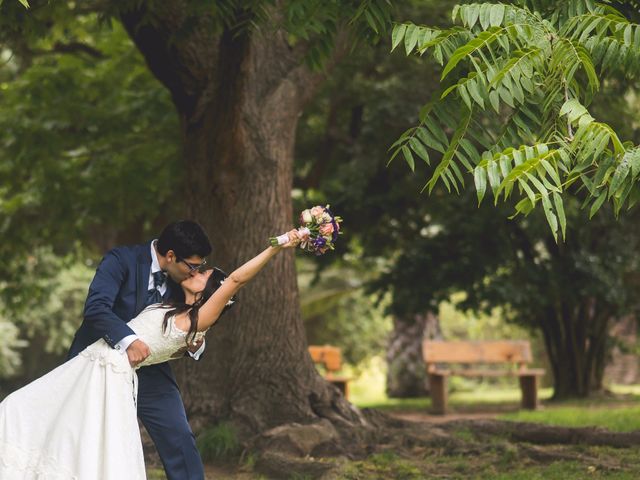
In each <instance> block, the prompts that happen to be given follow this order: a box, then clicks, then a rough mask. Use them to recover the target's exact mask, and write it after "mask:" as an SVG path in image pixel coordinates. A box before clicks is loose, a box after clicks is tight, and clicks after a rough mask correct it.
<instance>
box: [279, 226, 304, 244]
mask: <svg viewBox="0 0 640 480" xmlns="http://www.w3.org/2000/svg"><path fill="white" fill-rule="evenodd" d="M287 235H288V236H289V241H288V242H287V243H285V244H284V245H281V247H282V248H295V247H297V246H298V245H300V242H301V241H302V238H301V235H300V232H298V230H296V229H295V228H294V229H293V230H289V231H288V232H287Z"/></svg>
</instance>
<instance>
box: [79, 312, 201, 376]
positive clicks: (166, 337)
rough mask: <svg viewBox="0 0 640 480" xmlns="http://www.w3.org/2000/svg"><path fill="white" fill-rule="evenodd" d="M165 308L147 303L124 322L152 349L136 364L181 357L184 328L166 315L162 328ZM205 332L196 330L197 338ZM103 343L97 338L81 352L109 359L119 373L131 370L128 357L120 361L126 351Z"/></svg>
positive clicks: (140, 365)
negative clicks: (133, 316)
mask: <svg viewBox="0 0 640 480" xmlns="http://www.w3.org/2000/svg"><path fill="white" fill-rule="evenodd" d="M166 312H167V309H166V308H157V305H149V306H148V307H147V308H146V309H144V310H143V311H142V312H140V314H139V315H138V316H137V317H136V318H134V319H133V320H131V321H129V322H128V323H127V325H129V327H131V329H132V330H133V331H134V332H135V333H136V335H137V336H138V337H139V338H140V340H142V341H143V342H144V343H146V344H147V345H148V347H149V350H150V351H151V354H150V355H149V356H148V357H147V358H146V360H145V361H144V362H142V363H140V364H139V365H138V366H137V367H136V368H139V367H145V366H147V365H153V364H155V363H162V362H166V361H167V360H171V359H172V358H173V359H175V358H182V356H183V355H184V352H185V351H186V346H187V344H186V341H185V340H186V337H187V332H185V331H183V330H180V329H179V328H178V327H177V326H176V324H175V317H171V318H170V319H169V322H168V324H167V328H166V330H165V331H164V332H163V331H162V323H163V321H164V314H165V313H166ZM204 334H205V332H198V333H196V337H195V338H196V339H200V338H202V337H204ZM106 346H107V345H106V342H104V340H102V339H100V340H99V341H97V342H96V343H94V344H92V345H89V346H88V347H87V348H86V349H85V350H84V351H83V352H81V355H84V356H89V357H91V358H94V359H96V358H98V359H100V360H101V361H102V362H106V363H109V364H110V365H111V366H112V367H113V368H114V369H116V370H122V373H125V372H126V371H131V368H130V367H128V361H124V362H122V361H121V358H124V359H126V355H125V356H124V357H123V356H122V355H121V354H120V353H118V352H116V351H115V350H114V349H112V348H110V347H108V348H105V347H106ZM120 367H122V368H120Z"/></svg>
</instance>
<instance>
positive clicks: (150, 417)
mask: <svg viewBox="0 0 640 480" xmlns="http://www.w3.org/2000/svg"><path fill="white" fill-rule="evenodd" d="M168 367H169V366H168V365H166V364H160V365H151V366H148V367H142V368H140V369H139V370H138V418H140V420H141V421H142V424H143V425H144V427H145V428H146V429H147V432H149V435H150V436H151V438H152V440H153V443H154V444H155V446H156V448H157V450H158V453H159V454H160V459H161V460H162V464H163V466H164V470H165V472H166V474H167V478H168V480H204V467H203V466H202V460H201V459H200V454H199V453H198V449H197V448H196V441H195V437H194V435H193V432H192V431H191V427H190V426H189V422H188V421H187V414H186V412H185V410H184V404H183V403H182V397H181V396H180V391H179V390H178V386H177V385H176V383H175V380H173V379H172V378H170V377H169V376H167V370H168ZM169 372H170V370H169Z"/></svg>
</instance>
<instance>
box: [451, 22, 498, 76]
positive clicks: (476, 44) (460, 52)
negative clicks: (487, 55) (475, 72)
mask: <svg viewBox="0 0 640 480" xmlns="http://www.w3.org/2000/svg"><path fill="white" fill-rule="evenodd" d="M504 31H505V29H504V28H501V27H491V28H490V29H488V30H486V31H484V32H481V33H480V34H478V36H477V37H475V38H474V39H473V40H471V41H470V42H469V43H467V44H466V45H462V46H461V47H458V49H457V50H456V51H455V52H453V55H452V56H451V58H450V59H449V62H447V65H446V66H445V67H444V70H443V71H442V76H441V78H445V77H446V76H447V74H448V73H449V72H450V71H451V70H453V69H454V68H455V67H456V65H458V63H460V61H461V60H462V59H463V58H465V57H466V56H468V55H470V54H471V53H473V52H475V51H478V50H479V49H481V48H482V47H485V46H487V45H490V44H491V43H492V42H494V41H495V40H496V39H497V38H498V37H499V36H500V35H502V34H504Z"/></svg>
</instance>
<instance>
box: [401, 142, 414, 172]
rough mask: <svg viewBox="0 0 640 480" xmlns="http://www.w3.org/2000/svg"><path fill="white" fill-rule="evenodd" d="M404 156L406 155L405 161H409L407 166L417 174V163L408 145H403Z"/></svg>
mask: <svg viewBox="0 0 640 480" xmlns="http://www.w3.org/2000/svg"><path fill="white" fill-rule="evenodd" d="M402 154H403V155H404V159H405V160H406V161H407V164H408V165H409V168H410V169H411V171H412V172H415V171H416V162H415V161H414V160H413V155H412V153H411V150H409V147H407V146H406V145H403V146H402Z"/></svg>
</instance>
